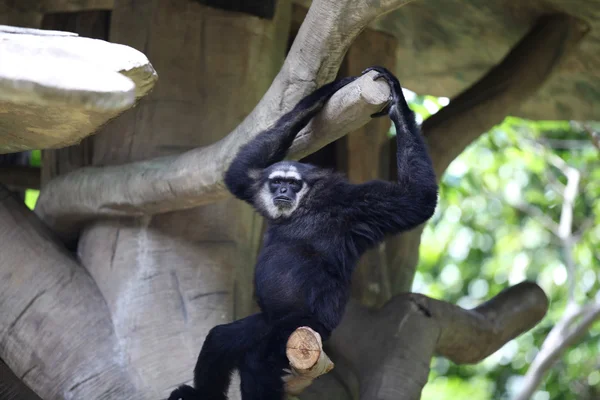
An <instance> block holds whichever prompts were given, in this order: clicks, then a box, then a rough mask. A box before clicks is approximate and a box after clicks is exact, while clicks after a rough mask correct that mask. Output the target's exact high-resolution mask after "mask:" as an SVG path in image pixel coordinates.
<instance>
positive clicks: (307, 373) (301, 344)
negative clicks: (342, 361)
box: [283, 326, 334, 396]
mask: <svg viewBox="0 0 600 400" xmlns="http://www.w3.org/2000/svg"><path fill="white" fill-rule="evenodd" d="M285 354H286V355H287V358H288V360H289V361H290V367H291V369H289V370H286V371H287V372H289V373H288V375H285V376H284V377H283V380H284V382H285V392H286V393H287V394H289V395H293V396H295V395H298V394H300V393H301V392H302V391H303V390H304V389H305V388H306V387H308V386H309V385H310V384H311V383H312V381H313V380H314V379H315V378H317V377H319V376H321V375H324V374H326V373H328V372H329V371H331V370H332V369H333V367H334V364H333V362H332V361H331V360H330V359H329V357H328V356H327V354H325V352H324V351H323V342H322V341H321V335H319V333H318V332H316V331H314V330H312V329H311V328H309V327H307V326H302V327H300V328H298V329H296V330H295V331H294V332H293V333H292V334H291V335H290V337H289V339H288V342H287V346H286V351H285Z"/></svg>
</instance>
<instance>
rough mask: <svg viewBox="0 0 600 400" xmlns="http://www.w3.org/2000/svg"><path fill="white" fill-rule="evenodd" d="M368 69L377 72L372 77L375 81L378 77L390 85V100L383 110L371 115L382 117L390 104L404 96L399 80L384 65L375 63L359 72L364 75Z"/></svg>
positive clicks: (388, 109) (395, 102)
mask: <svg viewBox="0 0 600 400" xmlns="http://www.w3.org/2000/svg"><path fill="white" fill-rule="evenodd" d="M370 71H377V72H378V74H377V75H375V76H374V77H373V80H374V81H376V80H378V79H385V81H386V82H387V84H388V85H389V86H390V92H391V93H390V101H389V102H388V103H387V105H386V106H385V107H384V108H383V110H381V111H379V112H378V113H375V114H372V115H371V118H377V117H383V116H385V115H388V114H389V112H390V108H391V107H392V105H394V104H397V103H398V101H400V100H401V99H403V98H404V95H403V94H402V86H400V82H399V81H398V78H396V77H395V76H394V74H392V73H391V72H390V71H389V70H388V69H387V68H385V67H381V66H378V65H375V66H372V67H369V68H367V69H365V70H364V71H363V72H362V73H361V74H362V75H364V74H366V73H367V72H370Z"/></svg>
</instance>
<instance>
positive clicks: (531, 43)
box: [423, 15, 586, 176]
mask: <svg viewBox="0 0 600 400" xmlns="http://www.w3.org/2000/svg"><path fill="white" fill-rule="evenodd" d="M585 32H586V27H585V25H584V24H583V22H581V21H579V20H577V19H575V18H572V17H570V16H567V15H550V16H543V17H541V18H540V19H539V21H538V22H537V23H536V25H535V26H534V27H533V28H532V30H531V31H530V32H529V33H528V34H527V35H526V36H525V37H524V38H523V39H521V41H519V43H517V45H516V46H515V47H514V48H513V49H512V50H511V51H510V52H509V53H508V54H507V55H506V57H505V58H504V59H503V60H502V61H501V62H500V63H499V64H498V65H497V66H496V67H494V68H492V69H491V70H490V72H488V73H487V74H486V75H485V76H484V77H483V78H482V79H480V80H479V81H478V82H476V83H475V84H474V85H473V86H471V87H470V88H468V89H466V90H465V91H464V92H462V93H461V94H460V95H458V96H457V97H456V98H454V99H452V100H451V101H450V104H449V105H448V106H446V107H444V108H442V109H441V110H440V111H438V112H437V113H436V114H434V115H432V116H431V117H430V118H428V119H427V120H426V121H425V122H424V123H423V132H424V134H425V135H426V137H427V139H428V143H429V147H430V149H431V156H432V159H433V162H434V166H435V171H436V173H437V175H438V176H442V174H443V172H444V171H445V169H446V168H447V167H448V165H449V164H450V163H451V162H452V160H454V159H455V158H456V157H457V156H458V155H459V154H460V153H462V151H463V150H464V149H465V148H466V146H468V145H469V143H471V142H472V141H473V140H475V139H476V138H477V137H479V135H481V134H482V133H483V132H486V131H488V130H489V129H490V128H491V127H493V126H494V125H496V124H498V123H500V122H502V120H503V119H504V117H505V116H507V115H509V114H511V113H513V112H515V111H516V110H518V109H519V107H520V106H521V104H523V103H524V102H525V101H527V99H528V98H529V97H530V96H531V95H532V94H534V93H535V92H537V91H538V89H539V88H540V87H541V86H542V85H543V84H544V83H545V82H546V81H547V80H548V79H549V78H550V76H551V75H552V72H553V71H554V70H555V69H556V67H557V66H558V65H559V64H560V63H561V62H562V61H563V60H564V59H566V58H567V57H568V56H569V55H570V53H571V51H572V50H574V49H575V48H576V47H577V44H578V43H579V42H580V40H581V39H582V38H583V36H584V35H585Z"/></svg>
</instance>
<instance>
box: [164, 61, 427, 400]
mask: <svg viewBox="0 0 600 400" xmlns="http://www.w3.org/2000/svg"><path fill="white" fill-rule="evenodd" d="M371 69H374V70H376V71H377V72H379V74H378V75H377V76H376V77H375V79H380V78H383V79H385V80H386V81H387V82H388V83H389V85H390V87H391V89H392V98H391V101H390V104H389V106H388V107H387V108H386V110H384V112H385V113H387V114H388V115H389V116H390V118H391V119H392V121H393V122H394V124H395V126H396V132H397V146H398V151H397V163H398V182H387V181H380V180H376V181H370V182H366V183H363V184H359V185H354V184H351V183H349V182H348V181H347V180H346V179H345V178H344V177H343V176H342V175H340V174H336V173H333V172H331V171H326V170H322V169H319V168H317V167H314V166H311V165H307V164H301V163H288V164H291V165H294V166H295V167H296V169H297V170H298V171H299V172H300V174H301V176H302V180H303V182H304V184H306V185H308V188H309V190H308V191H307V192H306V193H305V195H304V196H303V197H302V198H301V200H300V203H299V204H298V207H297V208H296V209H295V210H294V211H293V213H292V214H291V215H290V216H289V217H280V218H276V219H270V220H269V226H268V230H267V233H266V236H265V240H264V245H263V248H262V251H261V253H260V255H259V257H258V261H257V264H256V271H255V292H256V296H257V299H258V304H259V306H260V308H261V310H262V313H259V314H255V315H252V316H250V317H247V318H244V319H241V320H239V321H235V322H233V323H230V324H225V325H220V326H217V327H215V328H213V329H212V330H211V332H210V333H209V335H208V337H207V338H206V341H205V343H204V346H203V348H202V351H201V352H200V356H199V357H198V363H197V364H196V369H195V371H194V386H195V389H192V388H191V387H189V386H182V387H181V388H179V389H177V390H175V391H174V392H173V393H172V394H171V397H170V398H169V399H170V400H175V399H184V400H223V399H226V392H227V389H228V386H229V377H230V373H231V371H232V370H233V369H235V368H238V369H239V371H240V376H241V380H242V383H241V390H242V398H243V400H281V399H282V398H283V382H282V380H281V376H282V375H283V372H282V369H283V368H288V367H289V365H288V361H287V359H286V356H285V344H286V342H287V338H288V336H289V335H290V334H291V332H293V331H294V330H295V329H296V328H297V327H299V326H310V327H311V328H313V329H315V330H316V331H317V332H319V333H320V334H321V336H322V337H323V339H324V340H326V339H327V338H328V337H329V336H330V334H331V332H332V331H333V330H334V329H335V327H336V326H337V325H338V324H339V323H340V320H341V318H342V316H343V313H344V308H345V306H346V303H347V301H348V298H349V287H350V277H351V274H352V271H353V269H354V267H355V265H356V263H357V261H358V259H359V257H360V256H361V255H362V254H363V253H364V252H365V250H367V249H368V248H370V247H372V246H374V245H376V244H377V243H379V242H381V241H382V240H383V239H384V237H385V236H387V235H392V234H396V233H399V232H402V231H405V230H409V229H412V228H414V227H416V226H418V225H420V224H422V223H424V222H425V221H427V220H428V219H429V218H430V217H431V216H432V215H433V213H434V210H435V207H436V204H437V184H436V179H435V174H434V172H433V167H432V164H431V160H430V158H429V155H428V154H427V150H426V147H425V145H424V142H423V139H422V138H421V135H420V132H419V129H418V128H417V125H416V123H415V119H414V114H413V113H412V111H411V110H410V109H409V108H408V105H407V103H406V100H405V99H404V96H403V94H402V89H401V87H400V83H399V82H398V80H397V79H396V78H395V77H394V76H393V75H392V74H391V73H390V72H389V71H387V70H385V69H384V68H381V67H374V68H370V69H368V70H367V71H369V70H371ZM367 71H365V72H367ZM354 79H356V78H346V79H343V80H340V81H337V82H333V83H331V84H328V85H325V86H323V87H322V88H320V89H318V90H317V91H316V92H314V93H313V94H311V95H309V96H308V97H306V98H304V99H303V100H302V101H301V102H300V103H298V105H297V106H296V107H295V108H294V109H293V110H292V111H291V112H289V113H288V114H286V115H285V116H283V117H282V118H281V119H280V120H279V121H278V122H277V123H276V124H275V126H274V127H273V128H271V129H269V130H267V131H265V132H264V133H261V134H260V135H259V136H257V137H256V138H255V139H254V140H252V141H251V142H250V143H248V144H247V145H245V146H244V147H243V148H242V149H241V150H240V152H239V153H238V154H237V156H236V158H235V160H234V161H233V163H232V164H231V166H230V168H229V170H228V171H227V173H226V176H225V183H226V184H227V187H228V188H229V190H230V191H231V192H232V193H233V194H234V195H235V196H237V197H238V198H240V199H242V200H245V201H247V202H249V203H250V204H253V205H254V206H255V207H256V208H257V209H258V210H259V211H261V212H262V213H263V214H265V215H266V216H268V213H267V212H266V211H265V209H264V205H262V204H261V202H260V201H257V197H256V196H257V193H258V192H259V191H260V187H261V185H262V184H263V183H264V182H265V179H266V178H265V177H266V176H268V174H269V172H270V170H271V169H272V168H273V167H272V165H273V164H275V163H278V162H280V161H281V160H283V158H284V157H285V155H286V153H287V151H288V149H289V147H290V146H291V144H292V141H293V140H294V138H295V136H296V134H297V133H298V132H299V131H300V130H301V129H302V128H303V127H304V126H305V125H306V124H307V123H308V121H309V120H310V119H311V118H312V117H313V116H314V115H315V114H316V113H317V112H318V111H319V110H320V109H321V108H322V107H323V105H324V103H325V102H326V101H327V99H328V98H329V97H330V96H331V95H332V94H333V93H335V91H337V90H338V89H339V88H341V87H342V86H344V85H346V84H347V83H349V82H351V81H352V80H354ZM378 115H380V113H379V114H377V115H374V116H378Z"/></svg>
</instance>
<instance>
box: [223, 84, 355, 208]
mask: <svg viewBox="0 0 600 400" xmlns="http://www.w3.org/2000/svg"><path fill="white" fill-rule="evenodd" d="M356 79H357V77H347V78H343V79H339V80H337V81H334V82H331V83H328V84H326V85H324V86H322V87H320V88H319V89H317V90H316V91H314V92H313V93H311V94H309V95H308V96H306V97H305V98H303V99H302V100H301V101H300V102H299V103H298V104H297V105H296V106H295V107H294V108H293V109H292V110H291V111H290V112H288V113H287V114H285V115H283V116H282V117H281V118H279V120H277V122H276V123H275V125H274V126H273V127H271V128H269V129H267V130H266V131H263V132H261V133H260V134H258V136H256V137H255V138H254V139H252V140H251V141H250V142H248V143H246V144H245V145H244V146H242V148H241V149H240V150H239V152H238V153H237V155H236V156H235V158H234V160H233V162H232V163H231V165H230V166H229V169H228V170H227V172H226V173H225V184H226V185H227V188H228V189H229V191H230V192H231V193H233V195H234V196H236V197H237V198H239V199H241V200H244V201H247V202H249V203H252V199H253V197H254V190H255V188H254V186H255V183H256V180H257V179H258V177H259V176H260V172H261V171H262V170H263V169H265V168H267V167H269V166H270V165H272V164H274V163H276V162H279V161H282V160H283V159H284V158H285V156H286V155H287V152H288V150H289V148H290V146H291V145H292V143H293V142H294V139H295V138H296V135H297V134H298V132H300V131H301V130H302V128H304V126H306V124H308V122H309V121H310V120H311V118H313V117H314V116H315V115H316V114H317V113H318V112H319V111H320V110H321V109H322V108H323V106H324V105H325V102H326V101H327V100H328V99H329V98H330V97H331V96H332V95H333V94H334V93H335V92H337V91H338V90H339V89H341V88H342V87H344V86H346V85H347V84H349V83H350V82H352V81H354V80H356Z"/></svg>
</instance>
